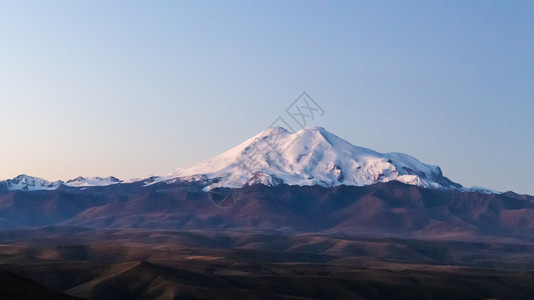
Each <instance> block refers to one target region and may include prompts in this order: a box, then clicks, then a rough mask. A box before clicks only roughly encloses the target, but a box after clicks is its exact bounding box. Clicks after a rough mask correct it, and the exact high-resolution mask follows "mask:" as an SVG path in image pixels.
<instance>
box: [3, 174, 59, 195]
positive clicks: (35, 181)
mask: <svg viewBox="0 0 534 300" xmlns="http://www.w3.org/2000/svg"><path fill="white" fill-rule="evenodd" d="M1 183H3V184H5V185H6V187H7V188H8V189H9V190H23V191H37V190H55V189H57V188H58V187H59V186H60V185H62V184H63V181H61V180H59V181H53V182H52V181H48V180H45V179H42V178H39V177H32V176H28V175H25V174H22V175H19V176H17V177H15V178H13V179H7V180H4V181H2V182H1Z"/></svg>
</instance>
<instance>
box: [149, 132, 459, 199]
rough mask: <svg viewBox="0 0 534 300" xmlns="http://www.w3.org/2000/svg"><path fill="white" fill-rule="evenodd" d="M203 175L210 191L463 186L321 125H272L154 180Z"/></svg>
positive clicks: (435, 168) (399, 155)
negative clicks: (293, 128)
mask: <svg viewBox="0 0 534 300" xmlns="http://www.w3.org/2000/svg"><path fill="white" fill-rule="evenodd" d="M198 175H202V176H204V177H205V178H206V179H215V180H216V182H215V183H211V184H210V185H209V186H208V187H207V189H208V190H209V189H212V188H216V187H234V188H235V187H242V186H245V185H251V184H256V183H262V184H265V185H271V186H275V185H278V184H281V183H285V184H288V185H320V186H325V187H329V186H338V185H354V186H363V185H370V184H374V183H377V182H388V181H392V180H397V181H400V182H403V183H406V184H411V185H417V186H422V187H427V188H442V189H456V188H461V185H459V184H457V183H454V182H452V181H450V180H449V179H448V178H446V177H444V176H443V174H442V172H441V169H440V168H439V167H438V166H432V165H428V164H424V163H422V162H420V161H419V160H417V159H416V158H414V157H411V156H409V155H406V154H402V153H379V152H376V151H373V150H371V149H367V148H363V147H358V146H354V145H352V144H350V143H349V142H347V141H345V140H343V139H341V138H339V137H338V136H336V135H334V134H332V133H330V132H328V131H326V130H325V129H324V128H321V127H313V128H306V129H303V130H300V131H298V132H296V133H290V132H289V131H287V130H285V129H284V128H282V127H275V128H269V129H267V130H265V131H263V132H261V133H260V134H258V135H256V136H254V137H252V138H250V139H248V140H246V141H245V142H243V143H242V144H240V145H238V146H237V147H234V148H232V149H230V150H228V151H226V152H224V153H222V154H220V155H218V156H216V157H214V158H212V159H209V160H207V161H205V162H202V163H199V164H196V165H193V166H189V167H185V168H179V169H177V170H176V171H174V172H173V173H171V174H169V175H167V176H163V177H160V178H158V179H157V180H155V182H160V181H169V180H173V179H176V178H182V177H191V176H198Z"/></svg>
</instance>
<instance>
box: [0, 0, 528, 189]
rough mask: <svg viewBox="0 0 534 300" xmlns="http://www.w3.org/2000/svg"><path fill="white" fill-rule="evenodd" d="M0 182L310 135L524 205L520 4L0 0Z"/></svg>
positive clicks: (196, 156)
mask: <svg viewBox="0 0 534 300" xmlns="http://www.w3.org/2000/svg"><path fill="white" fill-rule="evenodd" d="M0 37H2V42H1V44H0V45H1V46H0V101H1V109H0V134H1V136H2V138H3V143H2V147H0V180H3V179H8V178H13V177H15V176H17V175H19V174H22V173H24V174H28V175H32V176H38V177H42V178H45V179H48V180H59V179H61V180H67V179H72V178H75V177H77V176H80V175H81V176H101V177H105V176H110V175H112V176H116V177H119V178H121V179H128V178H144V177H147V176H149V175H163V174H166V173H168V172H171V171H173V170H174V169H176V168H178V167H181V166H184V165H188V164H192V163H195V162H199V161H202V160H205V159H208V158H211V157H213V156H215V155H217V154H219V153H221V152H223V151H225V150H227V149H228V148H231V147H233V146H235V145H237V144H239V143H241V142H242V141H244V140H246V139H248V138H249V137H251V136H252V135H254V134H257V133H258V132H261V131H262V130H263V129H265V128H266V127H267V126H268V125H270V124H271V122H273V121H274V119H276V118H277V117H278V116H280V115H283V114H284V113H285V112H284V111H285V109H286V108H287V107H288V105H290V104H291V102H292V101H293V100H294V99H295V98H296V97H297V96H299V95H300V94H301V93H302V92H303V91H306V92H308V93H309V94H310V95H311V96H312V97H313V98H314V99H315V100H317V102H318V103H319V104H320V105H321V107H322V108H323V109H324V111H325V114H324V116H323V117H322V118H321V119H318V120H317V123H316V125H319V126H323V127H325V128H326V129H327V130H328V131H330V132H332V133H334V134H336V135H338V136H340V137H342V138H344V139H346V140H348V141H349V142H351V143H353V144H355V145H358V146H362V147H368V148H371V149H373V150H376V151H379V152H402V153H406V154H409V155H412V156H414V157H416V158H418V159H419V160H421V161H422V162H425V163H428V164H433V165H439V166H440V167H441V168H442V170H443V173H444V175H445V176H447V177H449V178H450V179H451V180H453V181H455V182H458V183H460V184H462V185H464V186H482V187H487V188H491V189H495V190H499V191H508V190H513V191H515V192H518V193H528V194H531V195H534V118H533V115H534V2H532V1H506V2H505V1H441V2H438V1H432V2H429V1H402V2H398V1H380V2H377V1H335V2H331V1H263V2H260V1H253V2H251V1H158V2H149V1H86V2H82V1H2V3H0Z"/></svg>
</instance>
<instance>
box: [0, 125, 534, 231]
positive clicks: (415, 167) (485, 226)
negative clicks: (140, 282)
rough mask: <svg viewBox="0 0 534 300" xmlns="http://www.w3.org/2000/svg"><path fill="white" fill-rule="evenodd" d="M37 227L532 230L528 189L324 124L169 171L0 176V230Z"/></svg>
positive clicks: (259, 138) (265, 137) (533, 200)
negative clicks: (473, 182)
mask: <svg viewBox="0 0 534 300" xmlns="http://www.w3.org/2000/svg"><path fill="white" fill-rule="evenodd" d="M217 195H223V197H222V199H223V201H227V200H228V199H230V200H231V202H229V203H230V204H231V205H220V204H221V203H222V202H217V201H215V200H214V198H216V197H217ZM227 195H231V196H232V198H228V197H226V196H227ZM235 195H238V197H236V196H235ZM226 203H228V202H226ZM214 204H217V205H218V206H219V207H217V206H216V205H214ZM221 207H222V208H221ZM223 208H224V209H223ZM39 226H68V227H70V226H81V227H89V228H148V229H180V230H189V229H213V228H215V229H232V230H236V229H239V230H242V229H253V230H289V231H301V232H302V231H310V232H325V233H332V234H346V235H362V234H364V235H377V236H381V235H382V236H398V237H406V236H410V237H418V238H429V237H432V238H436V237H446V238H481V237H484V236H487V235H493V236H507V237H514V238H519V239H522V238H525V237H528V238H534V197H531V196H527V195H518V194H515V193H513V192H507V193H496V192H492V191H489V190H485V189H480V188H474V189H472V188H464V187H462V186H461V185H460V184H458V183H455V182H453V181H451V180H449V179H448V178H447V177H445V176H443V174H442V172H441V169H440V168H439V167H437V166H432V165H428V164H424V163H422V162H420V161H418V160H417V159H415V158H413V157H411V156H408V155H405V154H400V153H385V154H384V153H378V152H376V151H373V150H370V149H366V148H362V147H357V146H354V145H352V144H350V143H348V142H346V141H345V140H343V139H341V138H339V137H337V136H335V135H333V134H331V133H328V132H327V131H326V130H324V129H323V128H319V127H315V128H308V129H304V130H301V131H298V132H296V133H290V132H288V131H286V130H285V129H283V128H279V127H278V128H270V129H267V130H265V131H263V132H262V133H260V134H258V135H256V136H254V137H252V138H250V139H248V140H247V141H245V142H244V143H242V144H240V145H238V146H237V147H235V148H233V149H230V150H228V151H226V152H224V153H222V154H220V155H218V156H216V157H214V158H212V159H210V160H207V161H205V162H202V163H200V164H197V165H193V166H189V167H185V168H180V169H177V170H176V171H174V172H172V173H171V174H169V175H167V176H159V177H150V178H146V179H140V180H130V181H121V180H119V179H117V178H115V177H106V178H100V177H91V178H85V177H78V178H76V179H73V180H69V181H67V182H62V181H56V182H50V181H47V180H44V179H41V178H36V177H31V176H27V175H20V176H17V177H16V178H14V179H9V180H5V181H2V182H0V229H9V228H10V229H13V228H22V227H39Z"/></svg>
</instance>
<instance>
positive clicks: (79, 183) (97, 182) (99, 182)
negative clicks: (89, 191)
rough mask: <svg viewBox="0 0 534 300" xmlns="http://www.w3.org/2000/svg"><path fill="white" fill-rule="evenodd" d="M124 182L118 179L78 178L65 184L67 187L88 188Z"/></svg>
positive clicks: (110, 177)
mask: <svg viewBox="0 0 534 300" xmlns="http://www.w3.org/2000/svg"><path fill="white" fill-rule="evenodd" d="M121 182H122V181H121V180H120V179H118V178H116V177H113V176H109V177H105V178H102V177H81V176H80V177H78V178H75V179H71V180H68V181H67V182H65V183H64V185H66V186H70V187H88V186H107V185H112V184H117V183H121Z"/></svg>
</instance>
